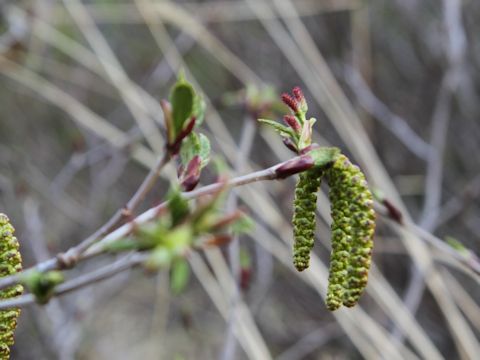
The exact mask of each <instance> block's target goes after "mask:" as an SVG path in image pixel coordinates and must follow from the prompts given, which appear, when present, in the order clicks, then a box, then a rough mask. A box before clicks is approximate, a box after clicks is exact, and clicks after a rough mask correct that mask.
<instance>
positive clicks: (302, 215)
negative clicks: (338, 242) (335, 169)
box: [292, 169, 322, 271]
mask: <svg viewBox="0 0 480 360" xmlns="http://www.w3.org/2000/svg"><path fill="white" fill-rule="evenodd" d="M321 179H322V171H321V170H317V169H311V170H307V171H304V172H302V173H301V174H300V176H299V179H298V182H297V186H296V187H295V200H294V212H293V219H292V223H293V235H294V245H293V264H294V265H295V268H296V269H297V270H298V271H303V270H305V269H306V268H308V265H309V263H310V252H311V251H312V248H313V244H314V240H315V226H316V221H315V210H316V208H317V191H318V189H319V187H320V182H321Z"/></svg>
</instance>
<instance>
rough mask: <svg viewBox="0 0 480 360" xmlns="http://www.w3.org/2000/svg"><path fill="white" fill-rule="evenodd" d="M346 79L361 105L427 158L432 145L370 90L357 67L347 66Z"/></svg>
mask: <svg viewBox="0 0 480 360" xmlns="http://www.w3.org/2000/svg"><path fill="white" fill-rule="evenodd" d="M345 80H346V81H347V82H348V84H349V85H350V88H351V89H352V90H353V92H354V93H355V96H356V98H357V99H358V101H359V102H360V105H361V106H362V107H363V108H364V109H365V110H366V111H367V112H368V113H369V114H370V115H372V116H373V117H374V118H376V119H377V120H378V121H379V122H380V123H381V124H382V125H383V126H384V127H385V128H386V129H387V130H389V131H390V132H392V133H393V134H394V135H395V136H396V137H397V138H398V140H400V141H401V142H402V143H403V144H404V145H405V146H406V147H407V149H409V150H410V151H411V152H413V153H414V154H415V155H417V156H418V157H419V158H421V159H423V160H427V159H428V157H429V154H430V152H431V151H430V150H431V147H430V145H429V144H428V143H427V142H425V141H424V140H423V139H422V138H421V137H420V136H418V135H417V133H416V132H415V131H414V130H413V129H412V128H411V127H410V126H409V125H408V123H407V121H406V120H405V119H403V118H402V117H400V116H399V115H397V114H394V113H393V112H391V110H390V109H389V108H388V107H387V106H386V105H385V104H384V103H382V102H381V101H380V99H378V98H377V97H376V96H375V95H374V94H373V93H372V91H371V90H370V88H369V87H368V85H367V84H366V83H365V81H364V80H363V79H362V77H361V75H360V74H359V73H358V71H356V70H355V69H353V68H351V67H346V75H345Z"/></svg>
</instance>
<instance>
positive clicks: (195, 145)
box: [180, 132, 201, 168]
mask: <svg viewBox="0 0 480 360" xmlns="http://www.w3.org/2000/svg"><path fill="white" fill-rule="evenodd" d="M200 150H201V145H200V138H199V136H198V135H197V134H196V133H194V132H192V133H190V135H188V136H187V138H186V139H185V140H184V141H183V142H182V147H181V148H180V161H181V163H182V165H183V167H184V168H185V167H187V165H188V163H189V162H190V161H191V160H192V159H193V157H194V156H195V155H199V154H200Z"/></svg>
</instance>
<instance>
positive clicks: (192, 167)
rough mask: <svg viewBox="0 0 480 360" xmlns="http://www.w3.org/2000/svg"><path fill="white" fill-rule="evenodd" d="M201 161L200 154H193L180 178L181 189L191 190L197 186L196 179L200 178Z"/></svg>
mask: <svg viewBox="0 0 480 360" xmlns="http://www.w3.org/2000/svg"><path fill="white" fill-rule="evenodd" d="M201 163H202V159H201V158H200V156H198V155H195V156H194V157H193V159H192V160H190V162H189V163H188V165H187V168H186V169H185V171H184V173H183V176H182V179H181V181H180V183H181V185H182V187H183V189H184V190H185V191H192V190H193V189H194V188H195V186H197V184H198V181H199V180H200V165H201Z"/></svg>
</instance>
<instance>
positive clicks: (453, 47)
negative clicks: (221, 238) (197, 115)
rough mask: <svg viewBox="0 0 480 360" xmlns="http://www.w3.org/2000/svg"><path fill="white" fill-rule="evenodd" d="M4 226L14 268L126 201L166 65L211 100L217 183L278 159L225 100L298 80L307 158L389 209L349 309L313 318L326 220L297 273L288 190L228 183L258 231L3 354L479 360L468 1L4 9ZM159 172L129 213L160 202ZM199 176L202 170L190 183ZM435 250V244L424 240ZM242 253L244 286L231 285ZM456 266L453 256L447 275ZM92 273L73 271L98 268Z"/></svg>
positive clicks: (106, 295) (105, 287)
mask: <svg viewBox="0 0 480 360" xmlns="http://www.w3.org/2000/svg"><path fill="white" fill-rule="evenodd" d="M0 6H1V15H2V17H1V21H2V22H1V25H0V28H1V30H2V35H1V37H0V49H1V55H0V108H1V112H0V209H1V210H2V211H3V212H6V213H8V214H9V216H10V217H11V218H12V219H13V221H14V224H15V225H16V228H17V233H18V237H19V239H20V241H21V245H22V252H23V254H24V260H25V263H26V265H27V266H29V265H33V264H35V263H36V262H38V261H41V260H44V259H46V258H48V257H50V256H52V255H54V254H56V253H58V252H60V251H62V250H65V249H67V248H68V247H69V246H72V245H74V244H76V243H78V242H79V241H81V239H83V238H85V237H86V236H88V235H89V234H90V233H92V232H93V231H94V230H95V229H96V228H97V227H99V226H100V225H101V224H102V223H103V222H104V221H105V220H106V219H107V218H108V217H109V215H110V214H112V213H113V212H114V211H115V210H116V209H117V208H119V207H121V206H122V205H123V204H124V203H125V202H126V201H127V200H128V199H129V197H130V196H131V195H132V194H133V192H134V191H135V189H136V187H138V184H139V183H140V182H141V181H142V179H143V177H144V176H145V175H146V173H147V172H148V169H149V168H150V167H151V166H152V165H153V163H154V162H155V159H156V157H157V156H159V155H160V154H161V152H162V149H163V144H164V139H163V130H162V127H163V122H162V112H161V110H160V106H159V103H158V100H159V99H161V98H165V97H167V96H168V89H169V87H170V86H171V84H172V83H173V81H174V80H175V74H176V72H177V71H178V69H179V68H183V69H184V70H185V71H186V73H187V77H188V79H189V80H191V81H192V82H193V83H194V84H195V86H196V87H197V89H199V90H201V91H202V92H203V93H204V94H205V96H206V99H207V102H208V103H209V108H208V115H207V120H206V123H205V124H204V125H203V129H204V132H205V133H206V134H207V135H208V136H209V137H210V140H211V141H212V145H213V151H214V152H215V154H217V155H218V156H219V158H223V159H224V160H225V161H226V162H227V163H228V164H229V165H230V167H231V168H232V174H233V173H237V174H241V173H246V172H250V171H252V170H255V169H261V168H265V167H268V166H271V165H273V164H275V163H277V162H279V161H283V160H285V159H287V158H288V157H290V154H289V153H288V151H287V150H286V149H284V148H283V145H282V144H281V142H280V140H279V139H278V137H277V136H276V135H275V134H272V132H271V130H269V129H264V128H263V127H257V126H255V125H254V123H253V122H252V121H250V119H249V118H248V117H247V116H246V115H245V112H244V111H243V110H242V109H241V108H239V107H227V106H224V105H222V102H221V99H222V96H223V95H224V94H225V93H227V92H234V91H238V90H240V89H243V88H244V87H246V86H247V85H251V84H255V85H256V86H258V87H262V86H265V85H266V84H271V85H273V86H275V88H276V89H277V90H278V91H279V92H281V91H287V90H289V89H290V88H291V87H292V86H293V85H300V86H302V87H303V89H304V92H305V93H306V96H307V99H308V100H309V104H310V108H311V110H310V114H312V115H313V114H315V115H316V117H317V118H318V119H319V122H318V123H317V130H318V133H317V134H316V135H315V138H316V140H317V141H318V142H319V143H320V144H334V145H336V146H339V147H341V148H342V150H343V151H344V152H345V153H347V154H349V155H351V157H352V159H354V161H355V162H357V163H359V164H360V165H361V167H362V168H363V169H364V171H365V172H366V173H367V176H368V178H369V182H370V184H371V185H372V187H374V188H375V189H378V190H380V191H382V192H383V193H384V194H385V196H387V197H388V198H389V199H391V201H392V202H394V203H395V204H396V205H397V206H398V207H399V208H400V209H402V211H403V212H404V215H405V219H406V224H407V225H406V226H398V225H395V224H394V223H392V222H390V221H389V220H387V219H386V218H385V217H384V216H379V221H378V231H377V235H376V239H375V241H376V246H375V251H374V260H375V266H374V268H373V270H372V274H371V279H370V282H369V286H368V289H367V290H368V291H367V295H366V296H364V297H363V298H362V300H361V302H360V305H359V306H357V307H356V308H354V309H341V310H339V311H337V312H335V313H333V314H332V313H329V312H328V311H327V310H326V308H325V306H324V303H323V300H322V296H324V294H325V287H326V282H327V267H328V253H329V230H328V224H329V221H330V219H329V214H328V213H329V208H328V203H327V200H326V197H325V196H320V199H319V206H318V210H319V214H320V216H321V217H322V219H323V220H322V221H321V222H320V224H319V226H318V232H317V234H318V235H317V243H318V245H317V246H316V248H315V253H316V256H315V257H314V259H313V263H312V266H311V268H310V269H309V270H308V271H306V272H304V273H301V274H298V273H296V272H295V270H294V268H293V266H292V265H291V256H290V242H291V240H292V239H291V237H292V236H291V228H290V224H289V221H290V217H291V201H292V198H293V184H294V183H293V180H292V179H289V180H288V181H283V182H275V183H268V184H267V183H256V184H253V185H249V186H248V187H244V188H238V189H237V190H236V191H235V196H234V197H231V198H230V203H229V204H230V205H229V206H234V205H235V203H236V202H238V203H239V204H241V205H242V206H245V207H246V208H247V209H248V211H249V212H250V214H251V215H252V217H253V218H254V219H255V222H256V227H255V230H254V231H253V232H252V234H251V235H250V236H242V237H241V238H239V239H238V240H237V241H236V242H234V243H233V244H232V245H231V246H230V248H228V249H224V250H223V251H219V250H211V251H208V252H206V253H204V254H195V255H192V257H191V258H190V259H189V260H190V264H191V268H192V273H193V274H194V276H193V277H192V279H191V281H190V283H189V286H188V288H187V290H186V291H185V292H183V293H182V294H180V295H178V296H177V295H173V294H171V293H170V290H169V284H168V281H169V279H168V274H167V273H166V272H160V273H159V274H158V275H155V276H153V277H152V276H150V277H146V276H145V274H143V273H142V272H140V271H132V272H130V273H128V274H121V275H118V276H116V277H115V278H112V279H111V280H108V281H105V282H103V283H101V284H99V285H96V286H92V287H89V288H86V289H84V290H81V291H78V292H76V293H74V294H71V295H68V296H65V297H62V298H60V299H55V300H54V301H52V302H51V303H50V304H48V305H47V306H44V307H38V306H33V307H30V308H28V309H26V310H24V311H23V313H22V317H21V320H20V327H19V329H18V331H17V336H16V346H15V348H14V353H13V356H12V358H13V359H73V358H75V359H140V358H141V359H216V358H218V359H243V358H250V359H269V358H278V359H282V360H287V359H290V360H293V359H330V358H345V359H352V358H368V359H377V358H385V359H416V358H422V359H423V358H425V359H441V358H444V359H457V358H459V359H475V358H478V356H479V355H478V354H479V353H480V352H479V350H480V346H479V339H478V336H479V334H480V332H479V331H480V311H479V303H478V302H479V301H478V299H479V298H480V297H479V296H480V291H479V286H478V284H479V276H478V272H477V273H475V272H474V271H472V270H471V268H472V266H473V267H475V266H478V262H476V259H475V258H474V257H471V258H470V259H469V260H468V261H470V264H471V265H472V266H470V267H469V266H465V264H464V262H462V261H461V260H462V256H461V255H459V254H458V253H456V252H455V251H454V250H452V249H451V248H449V246H445V242H444V239H445V238H446V237H447V236H450V237H453V238H455V239H457V240H459V241H461V242H462V243H463V244H464V245H465V246H466V247H467V248H469V249H472V250H473V251H476V252H477V253H478V252H479V251H480V246H479V239H480V238H479V235H478V234H479V233H480V231H479V228H480V207H479V206H478V201H477V198H478V195H479V193H480V177H479V170H480V157H478V156H477V154H479V152H480V142H479V141H478V139H480V121H479V120H478V119H479V118H480V108H479V101H478V98H479V96H480V94H479V91H480V76H479V75H478V74H479V73H480V72H479V69H480V46H479V44H480V39H479V36H478V33H479V31H478V30H479V28H478V20H479V19H480V3H478V2H477V1H472V0H470V1H463V2H462V1H461V0H444V1H419V0H408V1H405V0H396V1H385V0H371V1H361V0H337V1H335V0H296V1H293V0H235V1H215V0H208V1H188V2H187V1H166V0H165V1H154V0H134V1H125V2H117V1H107V0H103V1H101V0H92V1H80V0H64V1H55V0H37V1H31V2H30V1H0ZM174 174H175V173H174V169H173V167H172V168H168V169H167V170H166V171H165V174H164V178H163V180H162V181H161V182H160V183H159V185H158V187H157V189H156V190H155V191H154V192H153V194H152V195H151V197H150V198H149V199H148V200H147V203H146V204H145V206H149V205H152V204H155V203H157V202H158V201H159V200H160V199H161V198H162V196H163V195H164V194H165V192H166V190H167V188H168V179H169V178H170V179H171V178H173V177H174ZM213 175H214V172H213V170H211V171H210V172H208V171H207V174H206V176H205V179H204V182H208V181H209V179H211V178H212V176H213ZM432 234H434V235H435V236H432ZM240 252H247V253H248V254H250V257H251V260H252V268H251V271H252V274H251V283H250V286H249V287H248V289H245V290H239V289H238V288H237V286H236V285H235V280H234V279H235V276H232V271H234V272H236V271H237V270H238V267H239V264H238V255H239V253H240ZM459 259H460V261H459ZM110 260H111V259H109V258H104V259H99V260H95V261H93V262H89V263H86V264H82V265H81V266H79V267H78V268H76V269H75V270H72V271H71V274H72V276H74V275H75V274H79V273H81V272H82V270H84V269H86V268H93V267H96V266H99V265H101V264H102V263H107V262H108V261H110Z"/></svg>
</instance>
